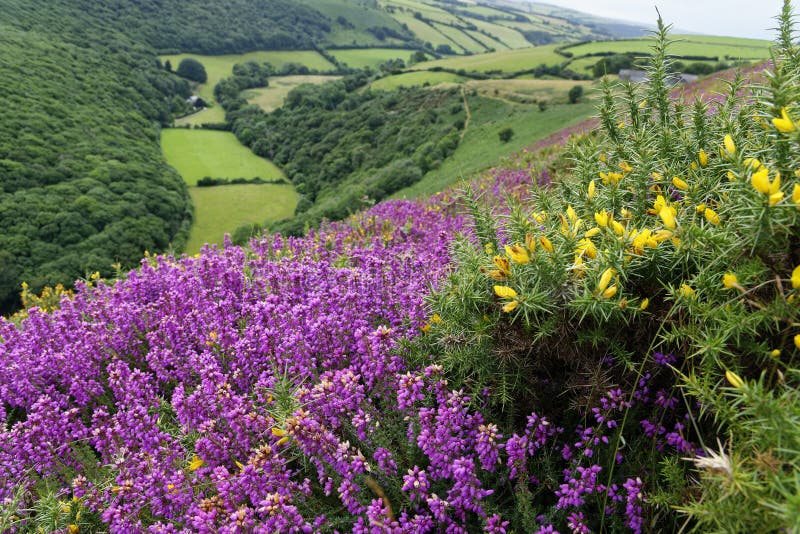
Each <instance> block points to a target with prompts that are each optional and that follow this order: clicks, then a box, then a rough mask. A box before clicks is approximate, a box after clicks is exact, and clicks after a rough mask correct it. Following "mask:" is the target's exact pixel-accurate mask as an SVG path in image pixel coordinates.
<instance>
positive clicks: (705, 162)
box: [697, 148, 708, 167]
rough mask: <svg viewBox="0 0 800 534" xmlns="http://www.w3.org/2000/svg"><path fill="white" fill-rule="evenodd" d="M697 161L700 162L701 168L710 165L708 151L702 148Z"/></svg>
mask: <svg viewBox="0 0 800 534" xmlns="http://www.w3.org/2000/svg"><path fill="white" fill-rule="evenodd" d="M697 161H699V162H700V166H701V167H705V166H706V165H708V154H706V151H705V150H703V149H702V148H701V149H700V152H698V153H697Z"/></svg>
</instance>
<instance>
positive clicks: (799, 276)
mask: <svg viewBox="0 0 800 534" xmlns="http://www.w3.org/2000/svg"><path fill="white" fill-rule="evenodd" d="M792 287H793V288H794V289H797V288H799V287H800V265H798V266H797V267H795V268H794V270H793V271H792Z"/></svg>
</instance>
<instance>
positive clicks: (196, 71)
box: [175, 57, 208, 83]
mask: <svg viewBox="0 0 800 534" xmlns="http://www.w3.org/2000/svg"><path fill="white" fill-rule="evenodd" d="M175 74H177V75H178V76H180V77H181V78H186V79H187V80H191V81H193V82H197V83H206V81H207V80H208V74H206V68H205V67H204V66H203V64H202V63H200V62H199V61H197V60H196V59H194V58H190V57H187V58H184V59H182V60H181V62H180V64H178V70H176V71H175Z"/></svg>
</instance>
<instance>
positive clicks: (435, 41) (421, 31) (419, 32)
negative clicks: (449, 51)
mask: <svg viewBox="0 0 800 534" xmlns="http://www.w3.org/2000/svg"><path fill="white" fill-rule="evenodd" d="M392 16H393V17H394V18H395V20H397V22H399V23H400V24H405V25H406V26H408V29H409V30H411V32H412V33H414V35H416V36H417V37H419V39H420V40H421V41H423V42H425V41H427V42H429V43H431V44H432V45H433V46H434V47H436V46H439V45H443V44H446V45H450V46H451V47H452V48H453V50H456V49H457V45H456V44H455V43H454V42H453V41H451V40H450V39H448V38H447V37H445V36H444V35H442V33H441V32H439V31H437V30H436V28H434V27H433V26H431V25H429V24H428V23H426V22H424V21H421V20H418V19H415V18H414V17H413V16H412V15H410V14H409V13H401V12H396V13H395V14H394V15H392Z"/></svg>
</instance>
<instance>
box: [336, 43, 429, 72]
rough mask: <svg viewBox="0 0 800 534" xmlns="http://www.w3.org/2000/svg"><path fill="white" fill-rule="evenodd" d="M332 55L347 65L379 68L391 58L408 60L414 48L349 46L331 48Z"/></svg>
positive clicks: (358, 67) (361, 67)
mask: <svg viewBox="0 0 800 534" xmlns="http://www.w3.org/2000/svg"><path fill="white" fill-rule="evenodd" d="M329 52H330V53H331V55H332V56H333V57H335V58H336V59H337V60H339V61H340V62H342V63H347V66H349V67H351V68H355V69H364V68H366V67H370V68H372V69H376V68H378V66H380V65H381V64H382V63H386V62H387V61H389V60H391V59H402V60H403V61H408V59H409V58H410V57H411V54H413V53H414V51H413V50H403V49H398V48H348V49H342V50H329Z"/></svg>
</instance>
